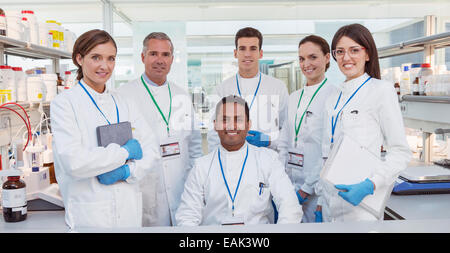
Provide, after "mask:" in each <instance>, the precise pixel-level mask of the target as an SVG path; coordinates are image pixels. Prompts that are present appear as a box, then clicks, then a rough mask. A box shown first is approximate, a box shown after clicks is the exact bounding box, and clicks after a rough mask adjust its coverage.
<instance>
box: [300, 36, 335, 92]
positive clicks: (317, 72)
mask: <svg viewBox="0 0 450 253" xmlns="http://www.w3.org/2000/svg"><path fill="white" fill-rule="evenodd" d="M298 59H299V63H300V69H301V70H302V72H303V74H304V75H305V77H306V79H307V85H313V84H317V83H318V82H320V81H321V80H322V79H324V78H325V71H326V65H327V63H329V62H330V54H329V53H327V54H326V55H325V54H324V53H323V52H322V50H321V48H320V46H319V45H317V44H315V43H312V42H306V43H303V44H301V45H300V47H299V48H298Z"/></svg>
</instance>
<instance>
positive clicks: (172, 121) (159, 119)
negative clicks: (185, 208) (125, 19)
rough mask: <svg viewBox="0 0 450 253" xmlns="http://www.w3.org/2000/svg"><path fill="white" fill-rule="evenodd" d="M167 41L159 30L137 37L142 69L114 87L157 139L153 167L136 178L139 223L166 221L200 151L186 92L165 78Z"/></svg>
mask: <svg viewBox="0 0 450 253" xmlns="http://www.w3.org/2000/svg"><path fill="white" fill-rule="evenodd" d="M173 48H174V47H173V43H172V41H171V40H170V38H169V37H168V36H167V35H166V34H165V33H162V32H153V33H150V34H149V35H147V37H145V39H144V41H143V49H142V53H141V59H142V62H143V63H144V65H145V72H144V73H143V74H142V75H141V76H140V77H139V78H138V79H136V80H133V81H131V82H129V83H128V84H126V85H123V86H121V87H120V88H119V94H121V95H122V96H123V97H124V98H126V99H127V100H128V102H129V103H136V104H137V107H138V108H140V110H141V113H142V115H144V116H145V119H146V121H147V122H148V124H149V125H150V126H151V129H148V131H151V132H153V133H155V135H156V137H157V139H158V141H159V150H160V155H161V158H160V159H159V162H158V163H157V164H156V165H155V166H157V168H155V170H154V171H155V172H154V173H151V174H149V175H147V176H146V177H145V178H144V179H143V180H141V182H140V186H141V191H142V197H143V222H142V224H143V226H172V225H176V224H175V212H176V210H177V208H178V205H179V203H180V198H181V194H182V193H183V189H184V188H183V187H184V182H185V179H186V177H187V175H188V172H189V171H190V169H191V167H192V165H193V161H194V159H195V158H197V157H200V156H201V155H202V153H201V135H200V131H199V129H196V127H195V126H196V124H195V123H194V122H195V121H194V117H195V116H194V109H193V106H192V103H191V99H190V96H189V94H188V93H187V92H186V91H185V90H184V89H183V88H181V87H180V86H177V85H176V84H174V83H172V82H169V81H168V80H167V75H168V74H169V72H170V68H171V66H172V62H173V58H174V56H173Z"/></svg>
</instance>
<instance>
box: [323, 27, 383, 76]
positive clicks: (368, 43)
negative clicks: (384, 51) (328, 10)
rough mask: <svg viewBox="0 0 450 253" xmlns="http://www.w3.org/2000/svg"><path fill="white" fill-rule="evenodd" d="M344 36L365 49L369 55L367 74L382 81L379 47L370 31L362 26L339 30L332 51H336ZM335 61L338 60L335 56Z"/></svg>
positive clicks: (334, 38)
mask: <svg viewBox="0 0 450 253" xmlns="http://www.w3.org/2000/svg"><path fill="white" fill-rule="evenodd" d="M344 36H346V37H349V38H350V39H352V40H354V41H355V42H356V43H358V44H359V45H361V46H363V47H364V48H365V50H366V53H367V54H368V55H369V61H367V62H366V65H365V67H364V70H365V72H366V73H367V74H369V76H371V77H374V78H377V79H381V73H380V63H379V61H378V51H377V46H376V45H375V40H374V39H373V37H372V34H371V33H370V31H369V29H367V28H366V27H365V26H363V25H361V24H351V25H346V26H343V27H341V28H339V30H338V31H337V32H336V34H335V35H334V37H333V41H332V43H331V50H332V51H333V50H335V49H336V45H337V43H338V42H339V40H340V39H341V38H342V37H344ZM333 59H334V60H336V58H335V57H334V55H333Z"/></svg>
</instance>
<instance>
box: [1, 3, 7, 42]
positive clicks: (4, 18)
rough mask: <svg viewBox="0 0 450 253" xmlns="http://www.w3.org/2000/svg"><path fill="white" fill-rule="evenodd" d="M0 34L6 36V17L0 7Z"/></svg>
mask: <svg viewBox="0 0 450 253" xmlns="http://www.w3.org/2000/svg"><path fill="white" fill-rule="evenodd" d="M0 35H2V36H6V17H5V13H4V12H3V10H2V9H0Z"/></svg>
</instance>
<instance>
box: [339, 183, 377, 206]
mask: <svg viewBox="0 0 450 253" xmlns="http://www.w3.org/2000/svg"><path fill="white" fill-rule="evenodd" d="M334 187H336V188H337V189H338V190H344V192H339V193H338V194H339V196H341V197H342V198H343V199H345V200H346V201H348V202H349V203H351V204H352V205H354V206H357V205H359V203H361V201H362V200H363V198H364V197H365V196H367V195H369V194H373V189H374V185H373V183H372V181H370V180H369V179H368V178H366V180H364V181H362V182H361V183H359V184H351V185H345V184H338V185H335V186H334Z"/></svg>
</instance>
